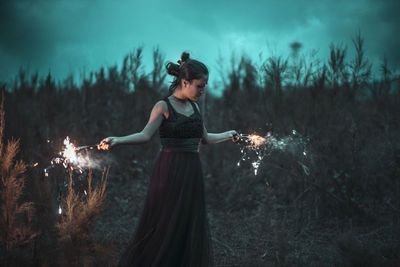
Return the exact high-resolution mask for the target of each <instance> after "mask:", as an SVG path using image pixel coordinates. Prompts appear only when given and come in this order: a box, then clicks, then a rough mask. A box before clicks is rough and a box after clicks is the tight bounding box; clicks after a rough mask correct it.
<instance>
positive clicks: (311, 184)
mask: <svg viewBox="0 0 400 267" xmlns="http://www.w3.org/2000/svg"><path fill="white" fill-rule="evenodd" d="M353 44H354V49H355V52H356V53H355V57H354V58H352V59H348V56H347V48H346V47H343V46H338V45H335V44H332V45H331V46H330V51H331V53H330V58H329V60H328V62H326V63H323V62H321V61H319V60H318V59H317V58H316V53H314V52H312V54H311V55H310V56H309V57H306V56H305V55H304V54H302V53H300V52H301V44H300V43H295V44H292V45H291V47H292V49H293V50H294V51H293V54H292V56H291V57H289V58H284V57H282V56H281V57H271V58H268V59H266V60H265V61H264V63H263V64H262V65H261V66H256V64H254V63H253V61H252V60H251V59H249V58H247V57H245V56H242V57H241V58H240V60H239V61H238V62H235V61H234V60H233V61H232V66H231V68H230V70H229V71H228V73H222V75H223V76H224V77H223V80H224V84H223V95H222V97H220V98H218V97H215V96H213V95H212V94H207V95H206V98H203V99H201V100H200V102H201V103H200V107H201V109H202V113H203V117H204V120H205V121H206V123H207V129H208V130H209V131H210V132H218V131H223V130H229V129H236V130H238V131H240V132H243V133H253V132H256V133H258V134H261V135H264V134H266V133H267V132H270V133H271V134H272V136H273V137H275V138H277V139H279V138H285V137H288V136H291V135H292V131H293V130H295V131H296V132H297V134H298V136H300V137H302V138H303V139H304V140H307V142H306V143H307V156H304V155H303V154H302V153H298V152H299V151H298V150H296V149H289V148H288V149H283V150H271V151H269V153H268V155H267V156H266V157H265V158H264V159H263V161H262V162H261V165H260V168H259V171H258V175H256V176H255V175H254V172H253V168H252V166H251V164H250V162H244V163H243V164H241V165H240V166H237V165H236V163H237V162H238V161H239V159H240V158H241V156H242V155H241V153H240V148H239V147H238V146H239V145H238V144H233V143H228V142H227V143H222V144H217V145H214V146H203V147H202V148H201V150H202V152H201V157H202V162H203V167H204V168H203V171H204V177H205V185H206V202H207V210H208V214H209V223H210V227H211V230H212V236H213V247H214V254H215V260H216V265H217V266H218V265H220V266H270V265H276V266H292V265H297V266H383V265H385V266H396V265H399V264H400V254H399V253H400V231H399V230H400V228H399V226H400V225H399V222H400V221H399V219H400V217H399V215H400V180H399V179H398V177H399V176H400V141H399V140H400V124H399V120H398V118H399V117H400V114H399V113H400V109H399V106H400V85H399V77H398V76H396V75H395V74H394V73H393V71H392V70H391V69H390V68H389V67H388V64H387V60H386V59H384V61H383V63H382V65H381V75H380V77H379V78H377V77H375V76H374V75H373V74H372V71H371V70H372V65H371V63H370V62H369V61H368V59H367V57H366V55H365V54H364V48H363V45H364V43H363V38H362V37H361V35H360V34H358V35H357V36H356V37H355V38H354V40H353ZM142 51H143V48H142V47H139V48H137V49H136V50H135V51H134V52H133V53H130V54H129V55H127V56H126V57H125V58H124V60H123V64H122V68H120V69H118V67H117V66H111V67H108V68H106V69H104V68H101V69H100V70H99V71H97V72H94V73H90V74H89V75H88V76H87V77H85V78H84V79H83V81H82V84H80V85H77V84H74V82H73V78H72V77H69V78H68V79H66V80H65V81H63V82H60V83H56V82H55V81H54V79H53V77H52V76H51V74H50V73H49V74H48V75H47V77H45V78H40V77H39V76H38V75H37V74H34V75H32V76H31V77H27V74H26V73H25V72H24V71H21V72H20V73H19V75H18V77H17V78H16V81H15V84H14V85H12V86H9V85H4V86H3V89H6V90H5V99H6V105H5V111H6V114H7V118H8V119H7V125H6V126H7V127H6V128H5V129H6V131H5V137H7V138H12V137H16V138H19V140H20V148H21V153H20V154H21V157H22V158H24V159H25V161H27V162H38V163H39V166H38V167H36V168H34V169H33V170H32V171H31V173H30V175H29V177H30V178H29V177H27V182H28V183H29V184H30V185H32V187H30V188H35V190H32V191H29V192H27V197H26V198H30V199H31V201H33V203H35V207H37V208H36V209H35V216H34V217H35V218H36V219H35V220H34V221H31V224H32V225H33V226H32V227H34V228H35V229H37V232H38V233H40V234H39V235H37V238H36V239H35V241H34V244H35V245H34V248H33V250H34V253H32V254H29V255H31V256H30V257H31V258H33V262H34V263H36V264H42V263H44V264H54V260H53V261H51V260H50V257H51V256H49V255H52V254H53V253H56V252H55V251H54V250H53V249H52V246H54V244H56V245H55V246H56V247H58V248H59V250H61V251H62V250H63V248H62V247H63V245H60V244H62V242H64V241H62V240H66V239H65V238H61V241H60V239H59V235H58V233H61V236H64V237H68V238H67V239H68V240H69V241H68V242H72V243H73V242H77V241H74V240H76V239H74V238H72V236H73V235H75V234H74V233H72V232H68V231H67V232H68V233H67V232H65V231H64V230H63V231H61V232H58V230H57V229H61V228H60V227H58V228H57V227H56V225H58V226H60V225H62V224H63V223H66V222H67V218H69V219H68V220H72V219H73V218H75V217H74V216H76V218H78V217H79V216H81V215H82V214H86V213H82V212H83V211H84V210H85V209H86V208H87V207H88V206H85V205H88V203H89V202H85V203H86V204H82V206H79V207H80V208H78V209H77V211H79V212H76V215H71V216H72V217H64V218H63V219H61V221H60V218H59V216H58V214H57V207H58V206H57V205H58V204H57V193H58V192H59V184H60V183H62V182H60V181H63V179H64V178H65V173H63V172H64V171H63V170H54V171H52V172H50V174H49V176H50V178H51V177H53V178H52V179H49V177H43V172H42V169H43V168H45V167H46V166H48V165H49V160H50V159H51V157H53V155H54V153H56V152H57V149H58V148H60V147H61V142H62V140H63V138H64V137H65V136H67V135H68V136H70V137H71V139H72V140H73V141H76V142H77V143H80V144H95V143H96V142H98V141H99V140H101V139H102V138H104V137H106V136H110V135H117V136H118V135H126V134H129V133H132V132H135V131H140V130H142V128H143V127H144V125H145V124H146V122H147V120H148V114H149V112H150V110H151V108H152V107H153V105H154V103H155V102H156V101H157V100H158V99H160V98H161V97H163V96H165V95H166V94H167V91H168V90H167V88H168V85H167V84H166V81H165V75H164V68H163V65H164V64H165V63H166V62H165V61H164V59H163V56H162V54H161V53H160V51H159V50H158V49H156V50H155V51H154V53H153V56H154V60H153V62H154V68H153V71H152V72H151V73H150V74H146V73H143V71H142ZM211 75H215V74H212V73H211ZM48 140H49V141H50V142H49V141H48ZM158 149H159V140H158V138H154V140H153V141H152V142H150V143H149V144H146V145H142V146H135V147H129V148H128V147H126V148H123V149H121V148H117V149H115V150H113V151H112V152H99V153H104V154H103V155H105V154H106V155H108V156H112V157H113V158H114V160H115V162H114V163H113V168H112V169H111V171H110V177H113V178H112V179H109V180H108V182H107V183H108V185H107V197H106V199H105V202H104V204H103V202H102V201H103V200H104V199H103V197H105V195H104V189H105V183H103V184H102V183H99V189H98V190H100V191H99V192H103V193H102V194H99V202H98V203H99V205H98V206H97V207H96V208H95V209H94V210H96V211H99V210H100V206H102V205H103V210H102V213H99V217H98V219H97V220H95V218H96V216H93V217H92V216H91V215H90V214H86V215H84V216H89V217H87V219H85V220H80V222H83V223H79V225H80V227H82V228H79V229H84V230H82V231H87V230H88V229H89V225H93V227H95V228H96V229H98V232H97V233H93V234H92V235H89V234H88V235H87V238H88V239H90V238H91V239H90V240H92V241H91V242H97V241H96V240H98V242H99V244H102V245H101V246H102V247H103V248H104V247H107V244H109V242H110V240H115V242H114V246H115V247H116V248H118V249H117V251H119V252H122V251H123V249H124V247H125V246H126V245H127V243H128V240H129V238H130V237H131V236H132V234H133V232H134V229H135V227H136V225H137V222H138V218H139V216H140V212H141V209H142V207H143V203H144V199H145V195H146V192H147V186H148V184H149V177H150V174H151V171H152V166H153V163H154V160H155V157H156V155H157V152H158ZM103 186H104V187H103ZM38 189H40V190H38ZM102 190H103V191H102ZM70 192H72V191H70ZM100 196H101V197H100ZM100 199H101V201H100ZM65 201H66V202H64V203H65V204H67V203H78V202H77V201H79V200H78V198H75V195H73V194H72V193H70V195H68V196H67V198H66V200H65ZM3 203H4V200H2V203H1V204H2V205H3ZM68 205H69V206H70V207H71V205H72V204H68ZM79 205H80V204H79ZM85 207H86V208H85ZM73 210H74V209H71V212H70V213H69V214H75V213H74V211H73ZM97 214H98V213H96V215H97ZM68 216H70V215H68ZM82 216H83V215H82ZM74 220H75V219H74ZM75 222H77V223H78V222H79V221H75ZM57 223H58V224H57ZM86 223H87V225H86V226H85V224H86ZM62 229H69V228H68V227H64V228H62ZM2 231H3V230H2ZM85 233H88V232H85ZM85 235H86V234H85ZM76 236H80V234H76ZM99 237H100V239H101V237H103V238H104V239H105V240H103V241H100V239H99ZM85 238H86V237H85ZM88 239H85V240H88ZM79 242H80V241H79ZM101 242H103V243H101ZM82 244H83V243H82ZM85 244H86V243H85ZM91 244H93V243H91ZM82 246H83V245H82ZM27 251H28V249H21V251H19V252H18V253H22V254H23V255H27V254H28V252H27ZM66 251H69V252H71V251H72V250H71V249H66ZM79 251H80V253H84V254H85V255H86V256H87V255H91V256H90V257H94V256H93V255H100V254H101V253H99V252H98V251H104V250H98V251H91V252H89V251H85V250H79ZM110 251H114V250H113V249H112V248H111V249H110ZM15 253H17V252H15ZM74 253H75V254H74V255H75V256H76V255H78V254H76V253H78V252H76V251H75V252H74ZM90 253H92V254H90ZM96 253H98V254H96ZM57 255H58V254H57ZM81 256H82V255H81ZM118 256H119V255H114V256H113V254H112V253H111V254H110V257H108V258H106V259H104V260H105V261H107V260H109V264H110V265H112V264H113V262H115V261H117V259H118ZM90 257H89V259H93V258H90ZM112 257H114V258H113V259H112ZM84 258H85V257H81V258H79V257H78V258H75V259H77V260H76V262H80V263H81V262H83V261H81V260H83V259H84ZM57 259H59V260H60V261H61V260H62V257H58V258H57ZM84 262H86V264H87V265H90V264H93V261H91V260H89V261H84Z"/></svg>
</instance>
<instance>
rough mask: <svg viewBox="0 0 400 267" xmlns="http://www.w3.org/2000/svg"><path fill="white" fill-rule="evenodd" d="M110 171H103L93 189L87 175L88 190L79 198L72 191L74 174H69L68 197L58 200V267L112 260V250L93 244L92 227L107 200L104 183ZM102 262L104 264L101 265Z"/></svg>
mask: <svg viewBox="0 0 400 267" xmlns="http://www.w3.org/2000/svg"><path fill="white" fill-rule="evenodd" d="M108 174H109V168H105V169H104V171H103V174H102V178H101V181H100V184H99V185H98V186H93V185H92V181H93V174H92V171H91V170H89V173H88V189H87V191H86V194H84V195H82V196H81V195H80V194H79V193H78V192H77V191H76V190H75V189H74V188H73V181H72V178H73V174H72V171H71V172H70V174H69V187H68V192H67V195H66V196H65V197H63V198H61V208H62V217H61V219H60V221H59V222H58V223H57V224H56V227H57V229H58V240H59V246H60V247H59V249H60V251H61V253H60V256H61V258H60V259H59V264H60V265H62V266H92V265H94V263H95V262H96V261H98V260H99V258H101V257H102V258H103V260H104V262H107V263H109V262H110V260H111V258H112V257H113V252H112V251H113V249H112V246H111V247H110V246H104V245H102V244H99V242H96V240H95V238H94V236H93V235H92V233H94V227H93V223H94V222H95V220H96V219H97V218H98V216H99V214H100V212H101V209H102V206H103V204H104V202H105V199H106V192H105V191H106V182H107V179H108ZM104 262H103V263H104Z"/></svg>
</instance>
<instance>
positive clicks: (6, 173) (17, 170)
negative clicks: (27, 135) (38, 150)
mask: <svg viewBox="0 0 400 267" xmlns="http://www.w3.org/2000/svg"><path fill="white" fill-rule="evenodd" d="M4 116H5V112H4V93H2V101H1V105H0V175H1V183H0V196H1V197H0V199H1V202H0V243H4V244H5V248H6V250H7V253H10V252H12V250H13V248H14V247H15V246H18V245H22V244H24V243H27V242H30V241H31V240H32V239H34V238H35V237H36V236H37V233H36V232H34V231H32V229H31V226H30V223H31V221H32V217H33V212H34V207H33V203H32V202H21V199H20V198H21V196H22V193H23V189H24V185H25V177H24V173H25V171H26V168H27V165H26V164H25V163H24V162H23V161H22V160H19V161H18V160H16V159H15V158H16V155H17V153H18V150H19V141H18V140H14V139H12V140H11V141H8V142H7V145H6V146H4V143H3V134H4V128H5V119H4Z"/></svg>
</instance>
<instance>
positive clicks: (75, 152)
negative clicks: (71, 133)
mask: <svg viewBox="0 0 400 267" xmlns="http://www.w3.org/2000/svg"><path fill="white" fill-rule="evenodd" d="M63 143H64V149H63V150H62V151H61V152H59V155H60V156H59V157H56V158H54V159H52V160H51V164H52V165H54V164H62V165H63V166H64V168H66V169H67V168H71V170H74V169H77V170H78V171H79V172H80V173H81V174H82V173H83V169H84V168H98V167H99V166H100V164H99V163H100V162H99V160H96V159H93V158H92V159H90V158H89V156H88V155H87V154H86V155H84V154H82V153H80V152H81V151H83V150H84V149H93V147H94V146H81V147H76V146H75V145H74V144H73V143H71V142H70V139H69V137H68V136H67V137H66V138H65V139H64V142H63Z"/></svg>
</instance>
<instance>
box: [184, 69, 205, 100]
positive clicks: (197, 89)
mask: <svg viewBox="0 0 400 267" xmlns="http://www.w3.org/2000/svg"><path fill="white" fill-rule="evenodd" d="M185 83H186V86H184V93H185V96H186V97H187V98H189V99H190V100H192V101H197V100H198V99H199V98H200V96H201V95H202V94H203V93H204V89H205V87H206V86H207V83H208V75H207V76H205V77H203V78H201V79H194V80H192V81H191V82H188V81H185Z"/></svg>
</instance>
